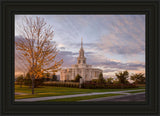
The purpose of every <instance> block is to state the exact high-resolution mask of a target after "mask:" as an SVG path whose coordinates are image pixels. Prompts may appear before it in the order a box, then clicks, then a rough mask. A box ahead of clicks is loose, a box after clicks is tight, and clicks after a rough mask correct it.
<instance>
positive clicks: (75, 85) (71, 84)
mask: <svg viewBox="0 0 160 116" xmlns="http://www.w3.org/2000/svg"><path fill="white" fill-rule="evenodd" d="M43 85H44V86H56V87H72V88H79V83H77V82H44V83H43Z"/></svg>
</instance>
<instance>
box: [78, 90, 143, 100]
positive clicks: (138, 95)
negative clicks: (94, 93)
mask: <svg viewBox="0 0 160 116" xmlns="http://www.w3.org/2000/svg"><path fill="white" fill-rule="evenodd" d="M97 101H103V102H104V101H112V102H115V101H145V92H140V93H134V94H128V95H118V96H111V97H101V98H95V99H88V100H81V101H79V102H97Z"/></svg>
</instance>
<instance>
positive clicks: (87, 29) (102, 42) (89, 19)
mask: <svg viewBox="0 0 160 116" xmlns="http://www.w3.org/2000/svg"><path fill="white" fill-rule="evenodd" d="M25 16H26V15H25ZM27 16H32V17H36V16H40V17H43V18H45V20H46V22H47V23H48V24H50V25H52V26H53V29H54V37H53V40H54V41H55V42H56V44H57V48H58V50H59V56H58V57H62V58H63V59H64V63H63V65H62V67H63V68H64V67H70V66H71V65H72V64H75V63H76V58H77V56H78V53H79V49H80V44H81V38H83V48H84V51H85V57H86V58H87V64H90V65H92V67H95V68H101V69H102V70H103V74H104V77H109V76H114V74H115V73H116V72H118V71H123V70H128V71H129V73H130V74H131V73H139V72H143V73H145V15H27ZM23 17H24V15H15V37H18V36H19V35H20V33H19V32H18V31H17V24H20V22H22V18H23ZM16 65H17V67H18V64H16ZM16 73H17V74H18V73H20V71H19V70H18V68H17V69H16Z"/></svg>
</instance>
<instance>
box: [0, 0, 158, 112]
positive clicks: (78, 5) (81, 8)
mask: <svg viewBox="0 0 160 116" xmlns="http://www.w3.org/2000/svg"><path fill="white" fill-rule="evenodd" d="M1 13H2V15H1V16H2V18H1V19H2V21H1V24H2V28H1V29H2V33H1V35H2V37H1V38H2V39H1V42H0V43H1V52H0V53H1V56H2V57H1V85H2V86H1V90H2V91H1V95H2V96H1V103H2V104H1V111H2V114H3V115H11V114H12V115H13V114H14V115H30V114H32V115H53V114H55V115H66V114H68V115H82V114H83V115H84V114H85V115H100V114H101V115H107V114H108V115H118V114H121V115H122V114H123V115H124V114H126V115H129V114H132V115H140V114H141V115H145V114H150V115H158V112H159V98H158V96H159V95H158V91H159V86H158V82H159V78H158V76H159V73H158V70H159V69H158V68H159V66H158V65H159V60H158V58H159V56H158V54H159V47H158V44H159V40H158V37H159V36H158V29H159V28H158V27H159V22H158V19H159V17H158V16H159V2H158V1H156V0H155V1H136V2H134V1H128V2H127V1H116V2H115V1H114V2H112V1H105V0H102V1H92V2H91V1H85V2H83V1H77V2H73V1H62V2H58V1H54V2H53V1H52V2H51V1H50V2H49V1H45V2H44V1H41V2H36V1H28V2H27V1H24V2H20V1H17V2H16V1H14V2H11V1H8V2H7V1H6V2H5V1H3V2H1ZM42 13H43V14H144V15H146V76H147V88H146V89H147V91H146V93H147V94H146V95H147V101H146V102H145V103H140V102H134V103H133V102H130V103H121V102H120V103H113V102H112V103H107V104H106V103H105V104H104V103H96V104H95V105H93V103H70V104H69V103H67V102H66V103H54V104H53V103H52V104H47V103H45V104H41V103H34V104H33V103H22V102H21V103H15V102H14V101H13V100H14V96H13V92H14V83H13V81H14V15H15V14H42ZM150 77H152V78H150ZM53 109H54V110H53Z"/></svg>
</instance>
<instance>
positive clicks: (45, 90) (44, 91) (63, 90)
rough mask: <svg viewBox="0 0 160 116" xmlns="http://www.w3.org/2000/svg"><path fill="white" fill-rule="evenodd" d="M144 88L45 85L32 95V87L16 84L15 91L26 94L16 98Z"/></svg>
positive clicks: (36, 89)
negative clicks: (90, 87)
mask: <svg viewBox="0 0 160 116" xmlns="http://www.w3.org/2000/svg"><path fill="white" fill-rule="evenodd" d="M137 89H144V87H139V88H130V89H80V88H67V87H53V86H43V87H40V88H35V94H34V95H32V94H31V92H32V89H31V88H29V87H28V86H24V85H23V86H22V88H20V86H19V85H15V92H19V93H25V95H15V99H24V98H35V97H46V96H60V95H73V94H83V93H92V92H112V91H124V90H137Z"/></svg>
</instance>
